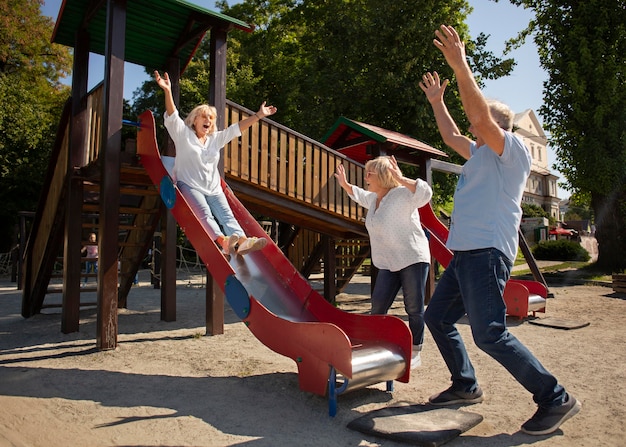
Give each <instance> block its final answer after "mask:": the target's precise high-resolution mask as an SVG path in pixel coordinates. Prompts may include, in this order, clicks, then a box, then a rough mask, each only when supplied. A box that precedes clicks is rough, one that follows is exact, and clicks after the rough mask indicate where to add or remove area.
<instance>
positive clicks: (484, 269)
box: [424, 248, 565, 407]
mask: <svg viewBox="0 0 626 447" xmlns="http://www.w3.org/2000/svg"><path fill="white" fill-rule="evenodd" d="M512 266H513V265H512V262H511V261H510V260H509V259H508V258H507V257H506V256H504V255H503V254H502V252H500V251H499V250H497V249H495V248H487V249H479V250H469V251H456V252H454V257H453V258H452V261H451V262H450V265H449V266H448V268H447V269H446V270H445V272H444V273H443V275H442V277H441V279H440V280H439V283H438V284H437V287H436V289H435V293H434V294H433V297H432V298H431V300H430V302H429V304H428V308H427V309H426V312H425V315H424V318H425V321H426V325H427V326H428V329H429V330H430V332H431V334H432V336H433V339H434V340H435V343H436V344H437V347H438V348H439V351H440V352H441V355H442V356H443V359H444V360H445V362H446V365H448V369H449V370H450V373H451V374H452V388H453V389H455V390H458V391H466V392H473V391H474V390H476V387H477V386H478V384H477V380H476V375H475V372H474V367H473V366H472V363H471V362H470V359H469V357H468V355H467V351H466V349H465V345H464V344H463V340H462V338H461V335H460V334H459V331H458V330H457V328H456V326H455V324H456V322H457V321H458V320H459V319H460V318H461V317H463V315H465V314H467V317H468V319H469V324H470V327H471V329H472V336H473V337H474V341H475V343H476V345H477V346H478V347H479V348H480V349H482V350H483V351H485V352H486V353H487V354H489V355H490V356H491V357H493V358H494V359H495V360H497V361H498V362H499V363H500V364H501V365H502V366H504V367H505V368H506V369H507V371H509V372H510V373H511V374H512V375H513V377H515V379H517V381H518V382H519V383H520V384H521V385H522V386H523V387H524V388H526V389H527V390H528V391H530V392H531V393H532V395H533V399H534V401H535V402H536V403H537V404H539V405H542V406H547V407H549V406H555V405H560V404H561V403H562V401H563V399H564V397H565V390H564V388H563V387H562V386H561V385H559V384H558V382H557V380H556V378H555V377H554V376H553V375H552V374H550V373H549V372H548V371H547V370H546V369H545V368H544V367H543V366H542V365H541V363H539V361H538V360H537V359H536V358H535V356H534V355H533V354H532V353H531V352H530V351H529V350H528V349H527V348H526V347H525V346H524V345H523V344H522V343H521V342H520V341H519V340H518V339H517V338H515V336H513V335H512V334H511V333H510V332H509V331H508V329H507V327H506V305H505V303H504V299H503V297H502V296H503V292H504V286H505V285H506V282H507V281H508V280H509V277H510V274H511V268H512Z"/></svg>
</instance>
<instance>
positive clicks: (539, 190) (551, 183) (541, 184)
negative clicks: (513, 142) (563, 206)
mask: <svg viewBox="0 0 626 447" xmlns="http://www.w3.org/2000/svg"><path fill="white" fill-rule="evenodd" d="M513 129H514V133H515V134H516V135H518V136H519V137H521V138H522V140H524V143H525V144H526V147H528V150H529V151H530V155H531V157H532V165H531V171H530V176H529V177H528V181H527V183H526V188H525V190H524V196H523V198H522V203H528V204H532V205H539V206H540V207H541V208H543V209H544V210H545V211H546V212H548V214H549V215H550V216H551V217H553V218H554V219H555V220H560V210H559V202H560V199H559V198H558V196H557V194H558V189H557V183H556V182H557V179H558V176H556V175H554V174H553V173H552V172H551V171H550V167H549V166H548V148H547V144H548V138H547V137H546V134H545V132H544V131H543V128H542V126H541V123H540V122H539V120H538V119H537V116H536V115H535V112H534V111H533V110H532V109H526V110H524V111H523V112H520V113H517V114H515V119H514V122H513Z"/></svg>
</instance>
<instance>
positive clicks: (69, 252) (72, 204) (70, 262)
mask: <svg viewBox="0 0 626 447" xmlns="http://www.w3.org/2000/svg"><path fill="white" fill-rule="evenodd" d="M68 161H69V160H68ZM69 178H70V180H69V181H68V194H67V197H66V200H67V209H66V213H65V244H64V247H63V307H62V309H61V332H63V333H64V334H69V333H72V332H78V326H79V322H80V273H81V253H80V251H81V233H82V224H81V207H82V205H83V189H82V184H83V182H82V181H81V180H80V179H76V178H72V177H71V176H69Z"/></svg>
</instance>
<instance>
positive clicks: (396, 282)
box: [372, 262, 430, 345]
mask: <svg viewBox="0 0 626 447" xmlns="http://www.w3.org/2000/svg"><path fill="white" fill-rule="evenodd" d="M429 267H430V265H429V264H428V263H427V262H418V263H416V264H411V265H409V266H408V267H405V268H403V269H402V270H399V271H397V272H392V271H390V270H382V269H381V270H379V271H378V276H377V277H376V284H375V285H374V291H373V292H372V314H377V315H384V314H386V313H387V312H388V311H389V308H390V307H391V305H392V304H393V302H394V300H395V299H396V295H397V294H398V291H399V290H400V287H402V293H403V295H404V310H405V311H406V313H407V315H408V316H409V329H411V333H412V334H413V344H414V345H421V344H422V343H424V287H425V286H426V278H427V277H428V269H429Z"/></svg>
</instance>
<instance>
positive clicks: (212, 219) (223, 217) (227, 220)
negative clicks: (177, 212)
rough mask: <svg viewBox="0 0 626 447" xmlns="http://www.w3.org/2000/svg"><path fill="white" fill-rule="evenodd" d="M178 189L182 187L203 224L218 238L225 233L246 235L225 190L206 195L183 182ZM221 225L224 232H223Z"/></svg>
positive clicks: (182, 191) (181, 190)
mask: <svg viewBox="0 0 626 447" xmlns="http://www.w3.org/2000/svg"><path fill="white" fill-rule="evenodd" d="M178 189H180V193H181V194H182V195H183V197H185V200H187V202H188V203H189V206H190V207H191V209H192V211H193V212H194V214H195V215H196V216H197V217H198V219H200V221H201V222H203V224H206V225H208V226H209V229H210V230H211V231H212V232H213V234H215V238H216V239H217V238H218V237H219V236H223V235H224V233H226V235H227V236H230V235H231V234H236V235H237V236H244V232H243V230H242V229H241V226H240V225H239V222H237V219H235V216H234V215H233V211H232V210H231V209H230V205H228V200H226V196H225V195H224V193H223V192H220V194H217V195H214V196H205V195H204V194H202V193H201V192H200V191H198V190H196V189H193V188H192V187H190V186H189V185H187V184H186V183H183V182H178ZM218 222H219V223H218ZM220 225H221V226H222V228H223V229H224V232H222V229H221V228H220Z"/></svg>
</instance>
